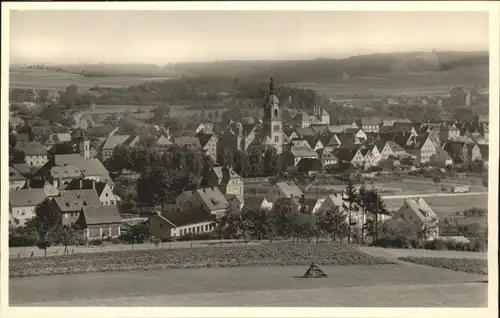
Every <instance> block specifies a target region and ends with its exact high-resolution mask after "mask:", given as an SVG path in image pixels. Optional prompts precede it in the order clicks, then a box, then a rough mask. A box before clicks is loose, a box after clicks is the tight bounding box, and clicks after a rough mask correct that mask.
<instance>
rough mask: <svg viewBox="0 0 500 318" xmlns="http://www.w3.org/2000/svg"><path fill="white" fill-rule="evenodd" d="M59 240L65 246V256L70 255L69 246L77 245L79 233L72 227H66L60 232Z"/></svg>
mask: <svg viewBox="0 0 500 318" xmlns="http://www.w3.org/2000/svg"><path fill="white" fill-rule="evenodd" d="M58 234H59V237H58V238H57V240H58V241H59V242H60V243H62V244H63V245H64V255H66V254H68V246H69V245H73V244H76V242H77V233H76V231H75V229H74V228H73V227H71V226H67V225H64V226H62V228H61V230H60V231H59V233H58Z"/></svg>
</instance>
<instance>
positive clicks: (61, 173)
mask: <svg viewBox="0 0 500 318" xmlns="http://www.w3.org/2000/svg"><path fill="white" fill-rule="evenodd" d="M81 175H82V170H81V169H80V168H78V167H75V166H63V167H59V166H54V167H52V168H50V176H51V177H52V178H54V179H70V178H78V177H79V176H81Z"/></svg>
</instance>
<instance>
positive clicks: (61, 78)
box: [9, 70, 169, 90]
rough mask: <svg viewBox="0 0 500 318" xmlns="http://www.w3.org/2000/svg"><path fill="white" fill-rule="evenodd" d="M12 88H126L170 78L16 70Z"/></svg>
mask: <svg viewBox="0 0 500 318" xmlns="http://www.w3.org/2000/svg"><path fill="white" fill-rule="evenodd" d="M9 75H10V76H9V87H10V88H36V89H48V90H64V89H65V87H66V86H68V85H72V84H75V85H77V86H78V87H80V88H81V89H84V90H85V89H89V88H91V87H93V86H96V85H97V86H101V87H126V86H131V85H137V84H140V83H142V82H144V81H154V80H165V79H169V78H164V77H163V78H161V77H157V78H150V77H84V76H81V75H78V74H72V73H67V72H54V71H41V70H23V71H19V70H14V71H10V73H9Z"/></svg>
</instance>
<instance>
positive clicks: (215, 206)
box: [196, 187, 227, 212]
mask: <svg viewBox="0 0 500 318" xmlns="http://www.w3.org/2000/svg"><path fill="white" fill-rule="evenodd" d="M196 192H197V193H198V195H199V196H200V197H201V199H202V200H203V202H204V203H205V206H206V207H207V208H208V210H209V211H210V212H212V211H217V210H224V209H225V208H226V207H227V200H226V197H225V196H224V194H222V192H221V191H220V190H219V188H216V187H214V188H204V189H198V190H196Z"/></svg>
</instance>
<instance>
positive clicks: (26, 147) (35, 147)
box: [15, 141, 47, 156]
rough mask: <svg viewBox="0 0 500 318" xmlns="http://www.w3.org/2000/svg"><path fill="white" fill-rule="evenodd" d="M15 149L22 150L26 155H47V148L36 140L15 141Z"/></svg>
mask: <svg viewBox="0 0 500 318" xmlns="http://www.w3.org/2000/svg"><path fill="white" fill-rule="evenodd" d="M15 148H16V149H17V150H19V151H22V152H24V154H25V155H26V156H43V155H47V148H45V147H44V146H43V145H42V144H41V143H39V142H37V141H30V142H18V143H16V147H15Z"/></svg>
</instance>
